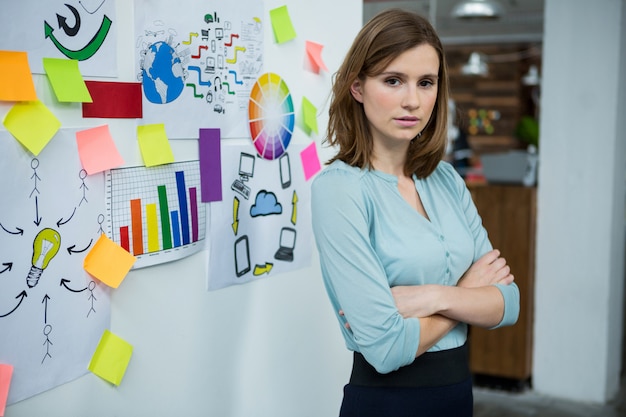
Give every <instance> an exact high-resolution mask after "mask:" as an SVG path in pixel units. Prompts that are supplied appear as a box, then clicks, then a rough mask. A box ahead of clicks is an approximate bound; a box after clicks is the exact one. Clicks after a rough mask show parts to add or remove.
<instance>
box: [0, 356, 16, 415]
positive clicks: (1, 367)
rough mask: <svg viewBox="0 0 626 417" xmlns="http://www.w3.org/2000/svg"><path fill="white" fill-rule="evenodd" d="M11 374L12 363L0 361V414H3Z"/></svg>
mask: <svg viewBox="0 0 626 417" xmlns="http://www.w3.org/2000/svg"><path fill="white" fill-rule="evenodd" d="M12 376H13V365H7V364H3V363H0V416H3V415H4V410H5V408H6V405H7V397H8V396H9V387H10V386H11V377H12Z"/></svg>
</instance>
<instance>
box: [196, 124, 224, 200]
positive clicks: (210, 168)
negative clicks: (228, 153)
mask: <svg viewBox="0 0 626 417" xmlns="http://www.w3.org/2000/svg"><path fill="white" fill-rule="evenodd" d="M220 140H221V132H220V130H219V129H200V139H199V141H198V149H199V154H200V187H201V195H200V198H201V201H202V202H203V203H207V202H211V201H222V161H221V146H220Z"/></svg>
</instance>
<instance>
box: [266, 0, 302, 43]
mask: <svg viewBox="0 0 626 417" xmlns="http://www.w3.org/2000/svg"><path fill="white" fill-rule="evenodd" d="M270 20H271V21H272V30H273V31H274V39H276V42H277V43H284V42H287V41H290V40H292V39H294V38H295V37H296V31H295V29H294V28H293V25H292V24H291V17H289V11H288V10H287V6H281V7H277V8H275V9H272V10H270Z"/></svg>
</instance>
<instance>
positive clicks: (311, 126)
mask: <svg viewBox="0 0 626 417" xmlns="http://www.w3.org/2000/svg"><path fill="white" fill-rule="evenodd" d="M302 119H303V122H304V131H305V132H306V134H307V135H311V132H315V133H317V108H316V107H315V106H314V105H313V103H311V102H310V101H309V100H308V99H307V98H306V97H302Z"/></svg>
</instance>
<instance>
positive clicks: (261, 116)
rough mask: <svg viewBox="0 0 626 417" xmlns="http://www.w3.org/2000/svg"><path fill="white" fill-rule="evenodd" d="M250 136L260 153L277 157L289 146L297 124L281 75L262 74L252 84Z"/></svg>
mask: <svg viewBox="0 0 626 417" xmlns="http://www.w3.org/2000/svg"><path fill="white" fill-rule="evenodd" d="M248 118H249V126H250V135H251V136H252V142H253V143H254V147H255V148H256V150H257V152H258V154H259V155H260V156H261V157H263V158H264V159H270V160H273V159H277V158H278V157H280V156H281V155H282V154H283V153H285V151H286V150H287V147H288V146H289V142H290V141H291V135H292V133H293V128H294V124H295V113H294V111H293V100H292V99H291V93H290V92H289V88H288V87H287V84H286V83H285V81H284V80H283V79H282V78H281V77H280V76H279V75H277V74H274V73H271V72H268V73H265V74H262V75H261V76H260V77H259V78H258V79H257V81H256V83H255V84H254V86H253V87H252V91H251V92H250V102H249V104H248Z"/></svg>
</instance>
